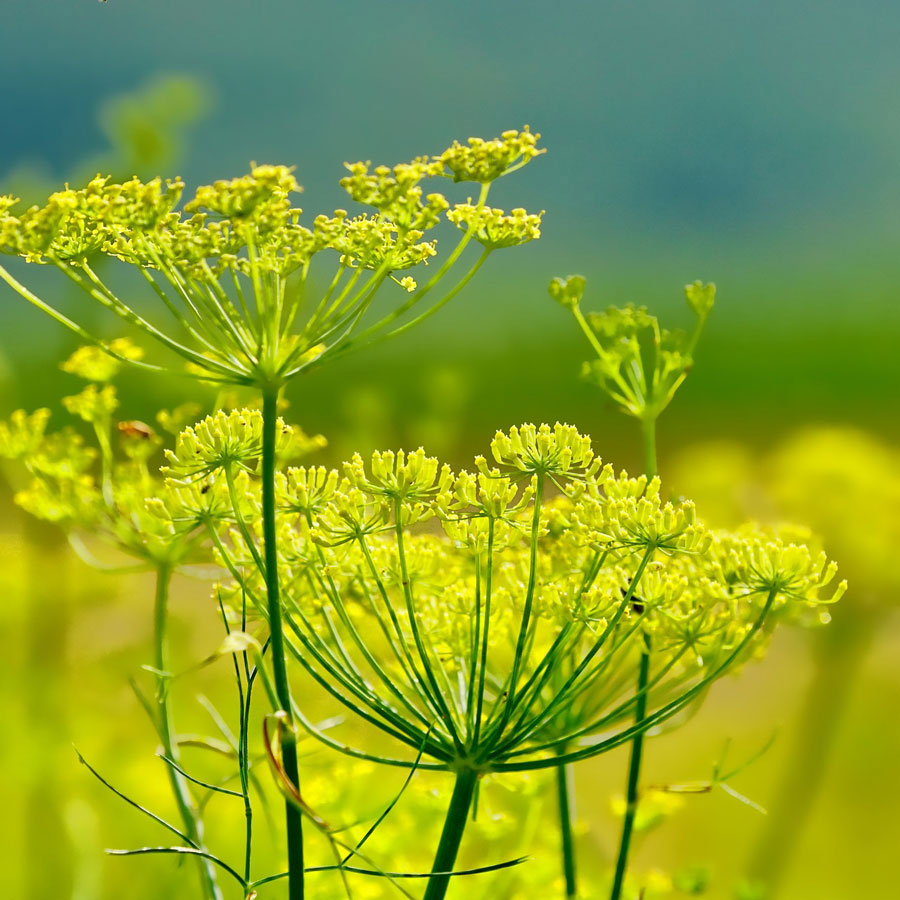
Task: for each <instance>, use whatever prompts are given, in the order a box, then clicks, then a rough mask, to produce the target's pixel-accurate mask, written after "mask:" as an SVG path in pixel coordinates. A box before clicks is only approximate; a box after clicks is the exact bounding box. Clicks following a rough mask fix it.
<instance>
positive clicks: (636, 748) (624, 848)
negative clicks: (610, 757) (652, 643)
mask: <svg viewBox="0 0 900 900" xmlns="http://www.w3.org/2000/svg"><path fill="white" fill-rule="evenodd" d="M645 640H646V639H645ZM649 674H650V653H649V642H648V643H647V649H645V650H644V652H643V653H641V663H640V668H639V670H638V682H637V705H636V707H635V714H634V720H635V722H636V723H640V722H641V721H642V720H643V718H644V716H645V715H646V713H647V681H648V676H649ZM643 751H644V732H643V731H642V732H641V733H640V734H637V735H635V737H634V739H633V740H632V742H631V756H630V759H629V761H628V784H627V786H626V789H625V819H624V821H623V822H622V836H621V838H620V839H619V855H618V857H617V858H616V873H615V876H614V877H613V886H612V893H611V894H610V895H609V897H610V900H619V898H620V897H621V896H622V886H623V885H624V883H625V871H626V869H627V867H628V851H629V850H630V849H631V836H632V834H633V832H634V818H635V815H636V813H637V805H638V781H639V779H640V775H641V757H642V755H643Z"/></svg>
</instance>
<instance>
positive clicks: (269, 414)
mask: <svg viewBox="0 0 900 900" xmlns="http://www.w3.org/2000/svg"><path fill="white" fill-rule="evenodd" d="M277 420H278V389H277V388H267V389H266V390H264V391H263V440H262V516H263V544H264V559H265V565H266V571H265V577H266V605H267V607H268V612H269V630H270V634H271V637H270V648H271V652H270V654H269V656H270V659H271V661H272V676H273V680H274V683H275V695H276V697H277V698H278V704H279V705H280V706H281V711H282V712H283V713H284V714H285V715H286V716H287V719H288V727H287V728H286V729H285V733H284V737H283V739H282V745H281V754H282V759H281V761H282V765H283V767H284V774H285V776H286V777H287V779H288V780H289V781H290V782H291V783H292V784H293V785H294V786H295V787H297V788H298V789H299V786H300V777H299V768H298V765H297V743H296V738H295V732H294V723H293V712H292V710H293V706H292V704H291V687H290V683H289V682H288V677H287V665H286V661H285V647H284V633H283V626H282V620H281V598H280V596H279V592H278V548H277V545H276V543H275V516H276V513H275V462H276V461H275V441H276V430H275V429H276V427H277ZM285 819H286V826H287V850H288V871H289V873H290V874H289V876H288V897H289V900H303V896H304V881H303V816H302V813H301V812H300V810H299V809H297V807H296V806H294V805H293V804H292V803H291V802H290V801H289V800H286V801H285Z"/></svg>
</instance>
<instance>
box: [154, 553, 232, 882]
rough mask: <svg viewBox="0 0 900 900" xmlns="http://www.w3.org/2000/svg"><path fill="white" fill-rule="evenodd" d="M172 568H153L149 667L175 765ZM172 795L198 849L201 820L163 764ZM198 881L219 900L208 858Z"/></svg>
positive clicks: (181, 782) (182, 782)
mask: <svg viewBox="0 0 900 900" xmlns="http://www.w3.org/2000/svg"><path fill="white" fill-rule="evenodd" d="M171 580H172V570H171V569H170V568H169V567H168V566H167V565H160V566H158V568H157V570H156V594H155V600H154V606H153V666H154V668H155V669H156V672H157V676H156V678H157V688H156V706H157V723H156V724H157V728H158V730H159V740H160V743H161V744H162V749H163V753H164V754H165V755H166V756H167V757H168V758H169V759H171V760H172V761H173V762H175V763H176V764H179V763H180V755H181V754H180V752H179V748H178V742H177V741H176V740H175V739H174V733H175V729H174V726H173V724H172V710H171V709H170V708H169V674H168V636H167V622H168V611H169V584H170V583H171ZM166 769H167V770H168V773H169V783H170V784H171V786H172V794H173V795H174V797H175V803H176V805H177V806H178V812H179V815H180V816H181V821H182V822H183V823H184V832H185V834H186V835H187V836H188V837H189V838H190V839H191V840H192V841H193V842H194V843H195V844H196V845H197V846H198V847H200V848H201V849H202V848H203V823H202V821H201V819H200V814H199V812H198V810H197V806H196V804H195V803H194V798H193V796H192V795H191V792H190V789H189V788H188V785H187V781H186V779H185V778H184V776H183V775H182V774H181V773H180V772H178V771H176V769H175V768H174V767H173V766H166ZM198 865H199V870H200V883H201V887H202V890H203V896H204V897H206V898H210V900H221V898H222V892H221V890H220V889H219V886H218V881H217V878H216V870H215V866H214V865H213V863H212V862H210V860H208V859H199V860H198Z"/></svg>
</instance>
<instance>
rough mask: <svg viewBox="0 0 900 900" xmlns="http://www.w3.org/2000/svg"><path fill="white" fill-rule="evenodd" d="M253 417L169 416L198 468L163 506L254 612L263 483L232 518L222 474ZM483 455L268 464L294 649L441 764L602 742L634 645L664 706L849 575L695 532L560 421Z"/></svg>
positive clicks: (531, 759)
mask: <svg viewBox="0 0 900 900" xmlns="http://www.w3.org/2000/svg"><path fill="white" fill-rule="evenodd" d="M257 432H258V427H257V426H256V425H255V419H254V417H253V415H252V413H247V412H239V413H232V414H231V415H230V416H219V417H216V418H214V419H207V420H206V421H205V423H201V425H198V426H195V427H193V428H190V429H187V430H186V431H185V432H183V433H182V435H181V436H180V437H179V441H178V448H179V450H178V451H177V455H178V457H179V458H181V459H184V460H186V461H187V462H186V465H185V467H184V468H183V469H180V470H179V473H180V474H181V475H185V476H187V477H188V478H189V479H190V478H192V477H193V475H194V473H195V471H199V472H200V473H201V474H202V475H203V478H202V479H201V481H199V482H194V483H192V482H190V481H188V482H187V483H179V484H177V485H176V495H174V496H172V497H171V498H170V499H168V500H165V501H164V502H165V503H172V504H173V508H172V510H171V513H170V518H171V520H172V521H173V522H178V521H180V522H183V523H187V522H189V521H191V520H192V521H193V522H194V524H195V526H196V527H198V528H201V527H202V528H210V527H211V528H213V529H214V531H215V533H216V535H217V538H216V543H217V547H218V550H217V552H218V558H219V560H220V562H221V563H222V564H223V565H224V566H225V567H226V568H227V569H228V570H229V571H230V573H231V575H232V579H233V581H232V583H231V584H230V585H228V586H226V587H225V588H224V590H223V595H224V596H231V597H232V598H238V597H240V598H241V602H242V603H244V602H247V603H249V604H250V605H251V607H255V608H256V609H257V610H258V611H259V612H260V613H261V614H263V615H264V614H265V612H264V610H265V602H264V586H263V578H262V576H263V573H262V572H261V571H260V568H259V566H254V564H253V561H254V559H259V557H260V549H261V541H260V535H259V515H258V510H259V505H260V501H259V490H260V488H259V484H258V482H257V480H256V479H255V477H254V473H253V467H252V466H246V465H245V466H244V469H245V470H246V471H244V472H243V473H242V475H241V480H240V482H239V483H238V484H237V485H232V486H231V488H230V490H231V502H232V503H233V504H235V503H236V505H237V511H232V513H231V515H229V514H228V513H227V512H226V513H223V505H225V504H224V499H223V498H224V497H225V494H224V493H223V489H222V487H221V481H222V475H221V474H220V472H219V469H220V468H221V466H222V461H223V459H225V458H227V459H229V460H235V461H236V460H237V459H238V458H239V457H240V458H241V459H243V460H245V461H249V460H253V459H254V458H255V454H256V452H257V450H256V448H257V446H258V436H257ZM491 452H492V456H493V459H494V461H495V463H496V466H495V467H490V466H488V464H487V462H486V461H485V460H484V459H483V458H479V459H478V460H476V471H475V472H474V473H470V472H466V471H462V472H459V473H454V472H453V471H452V470H450V468H449V467H447V466H442V465H441V464H440V463H439V462H438V460H436V459H435V458H433V457H429V456H427V455H426V454H425V453H424V451H423V450H421V449H420V450H418V451H415V452H413V453H405V452H402V451H400V452H376V453H375V454H373V455H372V457H371V459H370V460H368V461H364V460H363V459H362V457H360V456H359V455H357V456H354V457H353V459H352V460H350V461H349V462H348V463H346V464H345V466H344V472H343V474H341V473H339V472H338V471H334V470H327V469H323V468H310V469H307V468H289V469H287V470H286V471H284V472H283V473H282V474H281V475H280V476H279V478H278V480H277V503H278V507H279V509H280V510H281V517H280V520H279V531H278V536H277V538H278V554H279V580H280V591H281V595H282V598H283V603H284V608H285V612H286V616H287V622H288V625H289V634H290V636H291V637H290V643H291V645H292V646H293V649H294V650H295V651H296V659H297V661H298V662H299V663H300V664H301V665H302V666H304V667H306V668H307V670H308V671H310V673H311V674H313V676H314V677H317V678H319V679H324V680H326V681H327V683H329V684H330V685H332V688H333V690H332V693H333V694H334V695H335V696H337V697H339V698H340V699H341V700H342V701H343V702H344V703H346V704H347V705H348V706H349V707H351V708H354V709H358V710H363V711H365V714H366V715H367V716H368V717H370V718H371V719H372V720H373V721H375V722H377V723H379V724H381V725H382V727H384V728H385V730H387V731H388V732H389V733H390V734H392V735H393V736H394V737H395V738H397V739H399V740H400V741H401V742H405V743H406V744H407V745H408V746H410V747H413V746H416V747H418V746H420V745H424V746H425V748H426V754H427V755H429V756H431V757H433V758H435V759H437V760H439V761H445V760H447V759H451V758H454V757H456V756H459V755H460V754H467V755H468V756H469V757H470V758H471V759H473V760H475V761H476V762H478V764H479V765H484V766H485V767H487V768H490V767H494V768H499V769H504V768H505V767H508V768H510V769H521V768H528V767H531V766H534V765H537V766H540V765H543V764H545V763H546V760H547V759H549V757H548V756H547V755H546V754H548V753H549V752H550V751H551V750H552V749H553V748H554V747H555V746H557V744H559V745H564V746H568V747H572V746H575V747H579V748H580V749H579V750H577V751H576V752H577V753H581V754H584V755H590V754H591V753H593V752H601V750H602V749H603V748H605V746H606V744H604V743H603V742H599V743H597V742H596V741H595V740H594V739H593V738H592V737H591V736H592V735H594V734H595V733H598V732H601V731H608V730H609V729H610V728H611V727H615V726H617V725H622V726H623V727H624V724H625V723H627V722H628V721H630V720H631V719H632V717H633V708H634V690H635V688H634V683H635V679H634V678H633V677H631V676H628V677H626V674H627V673H628V672H632V674H633V670H634V667H635V666H636V665H637V661H638V659H639V658H640V656H641V654H642V653H648V652H649V654H650V684H651V685H652V686H653V687H652V690H651V692H650V701H651V702H650V706H649V712H648V716H651V717H652V716H656V717H657V718H658V719H659V720H660V721H661V720H663V719H665V718H667V717H668V716H669V715H672V714H674V712H676V711H677V710H678V709H680V708H682V707H683V706H684V705H685V704H687V703H688V702H690V701H691V700H692V699H693V697H695V696H696V695H698V694H699V693H700V692H701V691H702V690H703V689H705V687H706V686H707V685H708V684H709V683H710V682H712V681H714V680H715V679H716V678H717V677H719V676H720V675H721V674H722V673H723V672H725V671H726V670H728V669H730V668H731V667H732V666H734V665H737V664H739V663H741V662H742V661H744V660H745V659H748V658H750V657H751V656H752V655H753V654H754V653H758V652H759V651H760V649H761V647H762V646H763V645H764V641H765V638H766V636H767V634H768V633H769V632H770V631H771V629H772V627H774V625H775V624H776V623H777V621H778V620H779V619H780V618H783V617H784V616H792V617H800V612H798V611H805V610H808V609H816V608H818V606H819V604H821V603H823V602H825V603H830V602H833V601H834V600H836V599H837V598H838V597H839V596H840V593H841V592H842V590H843V588H842V587H839V588H838V589H837V591H835V592H833V593H832V594H831V595H830V596H829V595H827V594H826V593H825V586H826V585H827V584H828V582H829V581H831V579H832V577H833V574H834V566H833V564H829V563H827V562H826V561H825V560H824V558H822V557H820V556H819V555H818V554H817V553H815V552H813V551H811V550H810V549H809V548H807V547H806V546H803V545H800V544H787V543H784V542H781V543H779V542H776V541H773V540H772V538H771V536H770V534H769V533H768V532H765V531H752V530H744V531H739V532H733V533H730V532H729V533H726V532H712V531H710V530H708V529H706V528H705V527H704V526H703V525H702V524H701V523H699V522H698V521H697V520H696V517H695V514H694V508H693V505H692V504H691V503H689V502H681V503H678V504H671V503H666V502H664V501H663V500H662V498H661V492H660V483H659V480H658V479H652V480H649V481H648V479H646V478H644V477H641V478H634V479H633V478H630V477H628V476H627V474H625V473H620V474H618V475H616V474H614V473H613V471H612V469H611V468H610V467H609V466H605V467H604V466H602V464H601V461H600V460H599V459H598V458H597V457H596V456H595V455H594V453H593V450H592V449H591V442H590V439H589V438H588V437H587V436H585V435H581V434H579V433H578V431H577V430H576V429H574V428H571V427H570V426H566V425H560V424H557V425H555V426H552V427H551V426H547V425H541V426H533V425H523V426H520V427H516V428H512V429H510V430H509V431H507V432H498V433H497V435H496V436H495V437H494V440H493V441H492V445H491ZM192 459H197V460H198V462H197V463H196V466H199V470H198V469H197V468H196V466H195V465H192V464H191V463H190V460H192ZM542 479H545V486H546V485H549V484H550V483H551V482H552V483H553V484H554V485H555V487H556V488H557V489H558V490H559V491H560V493H559V494H557V495H555V496H549V495H546V490H545V489H544V487H540V482H541V480H542ZM523 480H524V483H522V482H523ZM201 484H202V487H200V488H199V489H198V485H201ZM210 495H212V496H210ZM545 495H546V496H545ZM204 498H207V499H204ZM623 673H626V674H623ZM360 679H362V681H361V680H360Z"/></svg>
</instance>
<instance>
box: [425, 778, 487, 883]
mask: <svg viewBox="0 0 900 900" xmlns="http://www.w3.org/2000/svg"><path fill="white" fill-rule="evenodd" d="M477 783H478V773H477V772H476V771H475V770H474V769H469V768H466V769H462V770H460V771H459V772H458V773H457V775H456V784H455V785H454V786H453V795H452V796H451V797H450V806H449V807H448V808H447V818H446V819H445V820H444V830H443V831H442V832H441V840H440V843H439V844H438V848H437V853H436V854H435V857H434V865H433V866H432V867H431V871H432V872H440V873H442V874H440V875H432V876H431V878H429V879H428V888H427V889H426V891H425V898H424V900H444V896H445V895H446V893H447V887H448V886H449V884H450V877H451V876H450V873H451V872H452V871H453V867H454V865H456V854H457V853H458V852H459V845H460V842H461V841H462V836H463V832H464V831H465V829H466V822H467V820H468V818H469V810H470V809H471V808H472V798H473V797H474V796H475V785H476V784H477Z"/></svg>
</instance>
